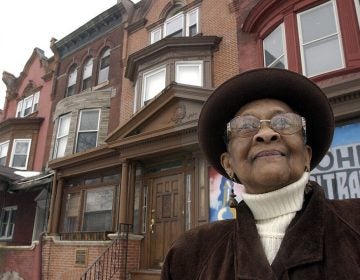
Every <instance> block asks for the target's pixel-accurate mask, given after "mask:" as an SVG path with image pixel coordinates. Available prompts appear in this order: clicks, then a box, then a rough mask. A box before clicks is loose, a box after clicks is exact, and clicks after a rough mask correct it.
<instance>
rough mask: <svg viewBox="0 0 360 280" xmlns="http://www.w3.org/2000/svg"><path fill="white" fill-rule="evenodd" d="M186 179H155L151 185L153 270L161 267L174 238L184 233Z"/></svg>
mask: <svg viewBox="0 0 360 280" xmlns="http://www.w3.org/2000/svg"><path fill="white" fill-rule="evenodd" d="M183 190H184V176H183V174H177V175H172V176H165V177H160V178H156V179H154V181H153V184H152V186H151V205H150V207H149V209H150V213H149V225H150V226H149V232H148V235H147V236H148V240H149V242H150V244H149V248H150V250H149V252H150V262H149V264H150V267H151V268H160V267H161V266H162V263H163V262H164V257H165V256H166V253H167V251H168V249H169V247H170V245H171V243H172V241H173V240H174V239H176V238H177V237H178V236H179V235H180V234H181V233H183V232H184V202H183Z"/></svg>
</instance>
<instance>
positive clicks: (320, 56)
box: [297, 1, 344, 77]
mask: <svg viewBox="0 0 360 280" xmlns="http://www.w3.org/2000/svg"><path fill="white" fill-rule="evenodd" d="M297 17H298V28H299V36H300V38H299V41H300V50H301V59H302V69H303V74H304V75H306V76H309V77H311V76H315V75H319V74H322V73H325V72H329V71H332V70H337V69H340V68H343V67H344V62H343V54H342V48H341V39H340V31H339V24H338V18H337V12H336V4H335V1H329V2H326V3H324V4H322V5H319V6H317V7H314V8H312V9H309V10H307V11H304V12H301V13H299V14H298V16H297Z"/></svg>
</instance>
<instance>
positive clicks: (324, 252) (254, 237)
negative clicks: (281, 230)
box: [161, 182, 360, 280]
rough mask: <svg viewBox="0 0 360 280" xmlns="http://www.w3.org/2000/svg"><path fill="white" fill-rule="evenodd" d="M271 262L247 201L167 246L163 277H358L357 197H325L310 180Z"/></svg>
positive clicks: (312, 279)
mask: <svg viewBox="0 0 360 280" xmlns="http://www.w3.org/2000/svg"><path fill="white" fill-rule="evenodd" d="M306 190H307V191H306V193H307V194H306V195H305V202H304V206H303V209H302V210H301V211H299V212H298V213H297V215H296V216H295V218H294V220H293V221H292V222H291V223H290V225H289V227H288V229H287V231H286V233H285V237H284V239H283V242H282V244H281V246H280V249H279V252H278V254H277V256H276V258H275V260H274V262H273V263H272V265H271V266H270V264H269V262H268V261H267V258H266V256H265V253H264V251H263V248H262V245H261V241H260V238H259V235H258V233H257V229H256V225H255V222H254V218H253V216H252V213H251V211H250V209H249V208H248V207H247V206H246V204H245V203H243V202H242V203H240V204H239V206H238V209H237V217H238V218H237V219H236V220H227V221H220V222H215V223H210V224H207V225H205V226H201V227H199V228H196V229H193V230H190V231H188V232H186V233H185V234H184V235H183V236H182V237H181V238H180V239H178V240H177V241H175V243H174V244H173V246H172V248H171V249H170V251H169V253H168V255H167V257H166V260H165V263H164V266H163V271H162V275H161V279H162V280H165V279H169V280H170V279H171V280H180V279H181V280H190V279H204V280H205V279H206V280H211V279H213V280H215V279H216V280H221V279H224V280H225V279H226V280H229V279H269V280H270V279H282V280H285V279H299V280H300V279H301V280H304V279H309V280H315V279H346V280H349V279H360V199H350V200H341V201H335V200H327V199H325V195H324V192H323V190H322V188H321V187H320V186H318V185H317V184H316V183H314V182H310V183H309V184H308V186H307V188H306Z"/></svg>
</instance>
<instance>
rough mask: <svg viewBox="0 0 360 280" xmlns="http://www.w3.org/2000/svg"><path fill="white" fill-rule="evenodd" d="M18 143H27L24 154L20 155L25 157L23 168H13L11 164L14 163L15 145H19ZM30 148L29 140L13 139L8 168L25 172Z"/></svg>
mask: <svg viewBox="0 0 360 280" xmlns="http://www.w3.org/2000/svg"><path fill="white" fill-rule="evenodd" d="M20 142H25V143H28V147H27V151H26V154H21V155H26V160H25V166H14V165H13V162H14V156H15V149H16V144H17V143H20ZM30 148H31V139H14V142H13V145H12V151H11V158H10V164H9V166H10V167H13V168H17V169H21V170H26V169H27V165H28V161H29V156H30Z"/></svg>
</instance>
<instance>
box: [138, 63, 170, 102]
mask: <svg viewBox="0 0 360 280" xmlns="http://www.w3.org/2000/svg"><path fill="white" fill-rule="evenodd" d="M165 79H166V69H165V67H161V68H158V69H155V70H152V71H149V72H146V73H144V78H143V99H142V105H144V103H145V102H146V101H148V100H150V99H152V98H153V97H155V95H157V94H158V93H159V92H161V91H162V90H163V89H164V88H165Z"/></svg>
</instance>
